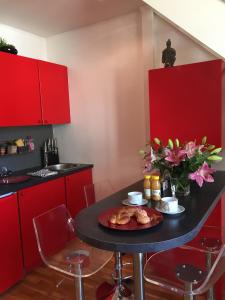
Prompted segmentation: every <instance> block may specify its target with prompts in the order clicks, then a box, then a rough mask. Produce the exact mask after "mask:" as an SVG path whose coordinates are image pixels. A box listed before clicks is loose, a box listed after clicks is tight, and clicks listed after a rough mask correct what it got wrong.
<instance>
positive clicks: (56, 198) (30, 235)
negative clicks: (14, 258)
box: [18, 177, 66, 271]
mask: <svg viewBox="0 0 225 300" xmlns="http://www.w3.org/2000/svg"><path fill="white" fill-rule="evenodd" d="M18 199H19V208H20V222H21V234H22V245H23V254H24V266H25V269H26V271H30V270H31V269H32V268H33V267H35V266H37V265H38V264H40V262H41V258H40V255H39V253H38V248H37V242H36V238H35V233H34V228H33V218H34V217H35V216H37V215H39V214H41V213H44V212H46V211H48V210H49V209H51V208H54V207H56V206H58V205H60V204H65V203H66V201H65V182H64V178H63V177H62V178H58V179H55V180H51V181H48V182H45V183H42V184H39V185H36V186H33V187H30V188H27V189H24V190H21V191H19V192H18Z"/></svg>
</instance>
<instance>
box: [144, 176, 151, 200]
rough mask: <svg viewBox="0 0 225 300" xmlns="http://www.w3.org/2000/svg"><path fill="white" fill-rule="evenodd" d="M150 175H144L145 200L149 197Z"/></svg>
mask: <svg viewBox="0 0 225 300" xmlns="http://www.w3.org/2000/svg"><path fill="white" fill-rule="evenodd" d="M150 179H151V175H145V177H144V198H145V199H146V200H150V199H151V180H150Z"/></svg>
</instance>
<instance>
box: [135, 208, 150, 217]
mask: <svg viewBox="0 0 225 300" xmlns="http://www.w3.org/2000/svg"><path fill="white" fill-rule="evenodd" d="M135 216H136V218H139V217H141V216H142V217H147V216H148V214H147V212H146V211H145V210H144V209H141V208H138V209H137V211H136V212H135Z"/></svg>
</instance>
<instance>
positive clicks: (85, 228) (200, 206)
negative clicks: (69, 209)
mask: <svg viewBox="0 0 225 300" xmlns="http://www.w3.org/2000/svg"><path fill="white" fill-rule="evenodd" d="M214 178H215V182H214V183H205V184H204V185H203V187H202V188H199V187H198V186H197V184H196V183H194V182H193V183H192V185H191V193H190V195H189V196H187V197H183V198H179V204H180V205H183V206H184V207H185V212H183V213H181V214H177V215H165V214H164V215H163V216H164V220H163V222H162V223H160V224H158V225H157V226H155V227H152V228H149V229H144V230H141V231H139V230H138V231H120V230H113V229H108V228H105V227H103V226H101V225H100V224H99V223H98V216H99V214H100V213H102V212H104V211H105V210H107V209H109V208H112V207H118V206H120V205H121V201H122V200H124V199H127V193H128V192H130V191H142V192H143V181H139V182H137V183H135V184H133V185H131V186H129V187H127V188H125V189H123V190H121V191H119V192H117V193H115V194H113V195H112V196H110V197H108V198H106V199H104V200H102V201H100V202H98V203H96V204H94V205H92V206H90V207H89V208H86V209H84V210H82V211H81V212H80V213H79V214H78V215H77V216H76V218H75V221H76V226H77V234H78V236H79V238H81V239H82V240H83V241H85V242H87V243H89V244H91V245H93V246H95V247H97V248H102V249H105V250H110V251H120V252H127V253H137V252H143V253H144V252H151V251H160V250H165V249H170V248H175V247H178V246H181V245H183V244H185V243H187V242H189V241H190V240H192V239H193V238H194V237H195V236H196V235H197V233H198V232H199V230H200V229H201V227H202V226H203V224H204V223H205V221H206V220H207V218H208V216H209V215H210V214H211V213H212V211H213V209H214V208H215V206H216V204H217V203H218V201H219V200H220V198H221V196H222V194H223V192H224V190H225V172H222V171H218V172H216V173H215V176H214Z"/></svg>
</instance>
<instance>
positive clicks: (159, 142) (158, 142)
mask: <svg viewBox="0 0 225 300" xmlns="http://www.w3.org/2000/svg"><path fill="white" fill-rule="evenodd" d="M154 142H155V143H156V144H157V145H159V146H160V145H161V141H160V139H158V138H154Z"/></svg>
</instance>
